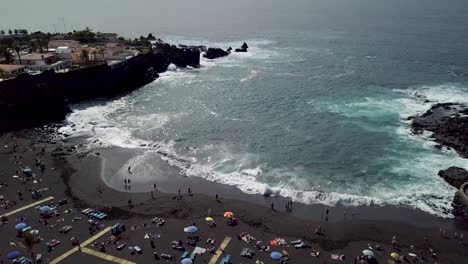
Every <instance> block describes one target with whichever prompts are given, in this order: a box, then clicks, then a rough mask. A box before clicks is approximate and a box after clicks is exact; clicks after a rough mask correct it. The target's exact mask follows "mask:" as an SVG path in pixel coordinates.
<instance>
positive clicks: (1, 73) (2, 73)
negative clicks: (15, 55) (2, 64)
mask: <svg viewBox="0 0 468 264" xmlns="http://www.w3.org/2000/svg"><path fill="white" fill-rule="evenodd" d="M0 76H2V78H5V71H4V70H3V69H1V68H0Z"/></svg>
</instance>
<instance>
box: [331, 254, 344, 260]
mask: <svg viewBox="0 0 468 264" xmlns="http://www.w3.org/2000/svg"><path fill="white" fill-rule="evenodd" d="M331 258H332V259H334V260H344V258H345V256H344V255H338V254H332V255H331Z"/></svg>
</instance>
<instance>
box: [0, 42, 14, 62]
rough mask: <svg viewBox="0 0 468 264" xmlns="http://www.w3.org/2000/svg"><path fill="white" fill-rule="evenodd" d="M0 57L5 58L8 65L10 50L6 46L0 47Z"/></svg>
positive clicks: (10, 58)
mask: <svg viewBox="0 0 468 264" xmlns="http://www.w3.org/2000/svg"><path fill="white" fill-rule="evenodd" d="M0 56H3V57H4V58H5V61H6V63H10V62H11V60H12V56H11V53H10V50H9V48H8V47H7V46H3V45H0Z"/></svg>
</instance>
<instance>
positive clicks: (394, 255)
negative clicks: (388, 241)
mask: <svg viewBox="0 0 468 264" xmlns="http://www.w3.org/2000/svg"><path fill="white" fill-rule="evenodd" d="M390 256H391V257H392V258H393V259H394V260H399V259H400V255H398V254H397V253H395V252H392V254H390Z"/></svg>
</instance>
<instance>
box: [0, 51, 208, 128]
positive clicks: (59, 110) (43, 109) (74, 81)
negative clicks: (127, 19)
mask: <svg viewBox="0 0 468 264" xmlns="http://www.w3.org/2000/svg"><path fill="white" fill-rule="evenodd" d="M170 63H174V64H175V65H176V66H178V67H187V66H191V67H199V66H200V52H199V51H198V50H196V49H183V48H178V47H176V46H173V45H169V44H161V46H159V47H158V49H157V50H154V53H148V54H140V55H138V56H135V57H133V58H130V59H128V60H125V61H122V62H120V63H117V64H114V65H112V66H109V65H107V64H100V65H94V66H90V67H86V68H82V69H78V70H73V71H70V72H66V73H55V72H54V71H52V70H50V71H45V72H43V73H41V74H37V75H29V74H22V75H20V76H18V77H17V78H14V79H10V80H5V81H0V132H2V131H9V130H16V129H20V128H28V127H34V126H40V125H43V124H46V123H50V122H61V121H62V120H63V119H64V118H65V115H66V114H67V113H69V111H70V110H69V108H68V104H69V103H77V102H80V101H84V100H90V99H95V98H102V97H104V98H110V97H114V96H117V95H119V94H124V93H128V92H131V91H133V90H135V89H138V88H139V87H142V86H143V85H145V84H148V83H150V82H152V81H153V80H155V79H156V78H158V76H159V75H158V73H160V72H164V71H166V70H167V67H168V66H169V64H170Z"/></svg>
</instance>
